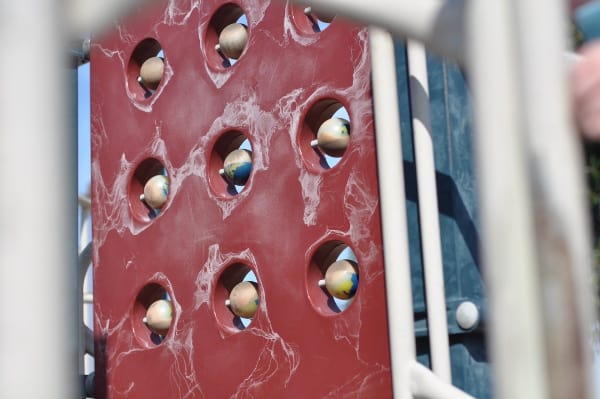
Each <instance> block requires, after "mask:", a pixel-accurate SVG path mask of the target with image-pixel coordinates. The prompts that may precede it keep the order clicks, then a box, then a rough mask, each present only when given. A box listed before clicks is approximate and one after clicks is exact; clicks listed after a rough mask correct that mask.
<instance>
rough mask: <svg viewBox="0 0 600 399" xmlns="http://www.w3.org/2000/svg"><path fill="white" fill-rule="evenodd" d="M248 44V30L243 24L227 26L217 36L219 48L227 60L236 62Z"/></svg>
mask: <svg viewBox="0 0 600 399" xmlns="http://www.w3.org/2000/svg"><path fill="white" fill-rule="evenodd" d="M246 43H248V28H247V27H246V25H244V24H239V23H235V24H230V25H227V26H226V27H225V28H224V29H223V30H222V31H221V33H220V34H219V48H220V50H221V52H222V53H223V54H224V55H225V56H226V57H229V58H233V59H234V60H237V59H238V58H240V56H241V55H242V52H243V51H244V48H246Z"/></svg>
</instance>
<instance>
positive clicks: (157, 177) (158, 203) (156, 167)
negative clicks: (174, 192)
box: [128, 158, 169, 222]
mask: <svg viewBox="0 0 600 399" xmlns="http://www.w3.org/2000/svg"><path fill="white" fill-rule="evenodd" d="M168 193H169V177H168V175H167V171H166V169H165V167H164V165H163V164H162V162H161V161H159V160H158V159H155V158H147V159H145V160H144V161H142V162H141V163H140V164H139V165H138V166H137V168H136V169H135V171H134V173H133V175H132V176H131V177H130V180H129V192H128V195H129V207H130V209H131V213H132V214H133V216H134V217H135V218H137V219H138V220H141V221H144V222H148V221H150V220H152V219H154V218H155V217H157V216H158V215H159V214H160V212H161V211H162V210H164V208H165V206H166V202H167V201H168Z"/></svg>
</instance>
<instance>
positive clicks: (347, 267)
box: [325, 259, 358, 299]
mask: <svg viewBox="0 0 600 399" xmlns="http://www.w3.org/2000/svg"><path fill="white" fill-rule="evenodd" d="M325 288H327V291H328V292H329V293H330V294H331V295H332V296H334V297H336V298H338V299H350V298H352V297H353V296H354V294H356V290H357V289H358V266H357V265H356V263H354V262H352V261H350V260H346V259H344V260H338V261H337V262H334V263H332V264H331V265H330V266H329V267H328V268H327V271H326V272H325Z"/></svg>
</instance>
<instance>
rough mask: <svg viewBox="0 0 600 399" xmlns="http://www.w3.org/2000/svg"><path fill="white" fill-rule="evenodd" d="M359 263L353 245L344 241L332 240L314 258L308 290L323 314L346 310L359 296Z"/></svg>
mask: <svg viewBox="0 0 600 399" xmlns="http://www.w3.org/2000/svg"><path fill="white" fill-rule="evenodd" d="M358 281H359V266H358V261H357V259H356V255H355V254H354V251H353V250H352V248H351V247H349V246H348V245H346V244H345V243H344V242H342V241H337V240H335V241H329V242H327V243H325V244H323V245H321V246H320V247H319V249H317V251H316V252H315V253H314V255H313V256H312V258H311V261H310V265H309V268H308V276H307V280H306V283H307V292H308V296H309V298H310V300H311V303H312V304H313V306H314V307H315V309H317V311H319V312H320V313H322V314H326V315H327V314H336V313H341V312H343V311H345V310H346V309H347V308H348V306H350V304H351V303H352V301H353V300H354V298H355V297H356V293H357V291H358V286H359V284H358Z"/></svg>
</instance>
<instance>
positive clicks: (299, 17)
mask: <svg viewBox="0 0 600 399" xmlns="http://www.w3.org/2000/svg"><path fill="white" fill-rule="evenodd" d="M292 18H293V19H294V23H295V24H296V26H297V27H298V29H299V30H300V31H301V32H304V33H305V34H311V33H319V32H323V31H324V30H325V29H327V28H329V25H331V23H332V21H333V19H334V18H335V15H328V14H325V13H318V12H315V11H314V10H313V8H312V7H310V6H308V7H304V8H301V7H292Z"/></svg>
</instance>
